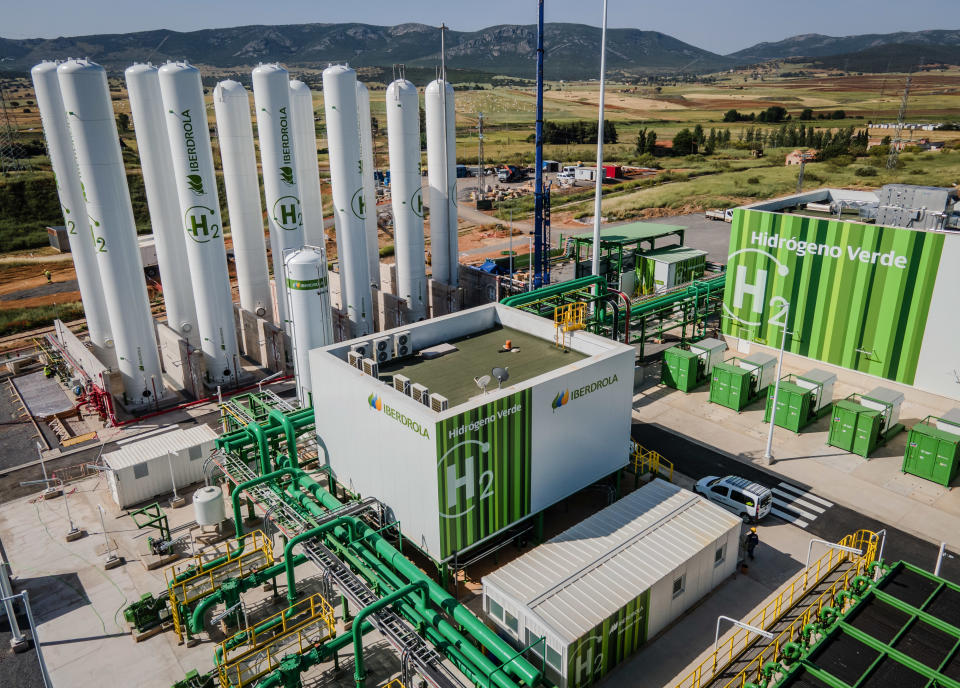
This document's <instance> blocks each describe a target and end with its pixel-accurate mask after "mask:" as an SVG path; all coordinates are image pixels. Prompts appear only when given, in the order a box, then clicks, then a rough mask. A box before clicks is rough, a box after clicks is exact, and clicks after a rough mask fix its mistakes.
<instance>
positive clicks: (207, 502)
mask: <svg viewBox="0 0 960 688" xmlns="http://www.w3.org/2000/svg"><path fill="white" fill-rule="evenodd" d="M193 514H194V517H195V519H196V521H197V525H199V526H215V525H218V524H220V523H222V522H223V520H224V519H225V518H226V517H227V514H226V510H225V508H224V503H223V490H221V489H220V488H219V487H217V486H216V485H207V486H206V487H201V488H200V489H199V490H197V491H196V492H194V493H193Z"/></svg>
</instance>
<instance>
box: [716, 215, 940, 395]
mask: <svg viewBox="0 0 960 688" xmlns="http://www.w3.org/2000/svg"><path fill="white" fill-rule="evenodd" d="M943 242H944V236H943V233H941V232H925V231H920V230H913V229H903V228H899V227H884V226H878V225H866V224H862V223H859V222H846V221H842V220H835V219H824V218H815V217H809V216H801V215H789V214H782V213H773V212H766V211H760V210H745V209H738V210H736V211H735V212H734V214H733V224H732V227H731V234H730V251H729V253H730V255H729V259H728V264H727V282H726V289H725V297H724V317H723V333H724V334H726V335H729V336H733V337H738V338H741V339H747V340H749V341H755V342H759V343H761V344H764V345H767V346H771V347H774V348H779V347H780V337H781V328H780V324H779V323H780V321H781V320H782V318H783V314H784V310H785V309H786V308H787V307H789V317H790V329H791V330H792V331H793V333H794V334H793V336H791V337H789V338H788V339H787V351H789V352H790V353H794V354H798V355H800V356H807V357H809V358H813V359H816V360H819V361H825V362H827V363H832V364H834V365H838V366H841V367H843V368H848V369H851V370H857V371H860V372H863V373H867V374H870V375H876V376H878V377H882V378H886V379H889V380H896V381H897V382H902V383H904V384H908V385H909V384H913V382H914V378H915V375H916V371H917V363H918V361H919V356H920V347H921V344H922V341H923V335H924V330H925V328H926V324H927V317H928V313H929V310H930V303H931V298H932V295H933V287H934V282H935V280H936V276H937V271H938V268H939V266H940V258H941V255H942V251H943ZM771 244H773V245H771ZM862 252H866V254H864V253H862ZM864 255H866V261H864V260H863V258H862V256H864ZM887 263H889V264H887ZM898 265H900V266H903V267H898ZM787 304H788V306H787Z"/></svg>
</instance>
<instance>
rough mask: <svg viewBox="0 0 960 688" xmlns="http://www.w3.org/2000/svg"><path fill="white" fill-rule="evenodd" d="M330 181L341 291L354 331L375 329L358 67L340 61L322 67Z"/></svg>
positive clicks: (357, 333)
mask: <svg viewBox="0 0 960 688" xmlns="http://www.w3.org/2000/svg"><path fill="white" fill-rule="evenodd" d="M323 103H324V108H325V110H326V115H327V146H328V148H329V150H330V182H331V185H332V186H333V211H334V213H335V215H336V219H337V252H338V254H339V255H338V258H339V261H340V292H341V294H342V297H343V305H344V310H345V311H346V314H347V318H348V319H349V320H350V323H351V326H352V328H353V332H352V334H353V336H354V337H363V336H365V335H368V334H371V333H372V332H373V317H372V316H373V313H372V309H371V304H370V299H371V293H370V266H369V262H368V257H367V238H366V225H365V224H364V218H365V217H366V214H367V213H372V212H374V209H373V208H371V207H369V203H370V200H369V199H367V198H366V196H365V195H364V193H363V162H362V157H361V154H360V128H359V127H358V126H357V122H358V112H357V73H356V72H355V71H353V70H352V69H350V68H349V67H346V66H344V65H333V66H330V67H327V68H326V69H325V70H323Z"/></svg>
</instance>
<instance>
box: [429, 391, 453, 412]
mask: <svg viewBox="0 0 960 688" xmlns="http://www.w3.org/2000/svg"><path fill="white" fill-rule="evenodd" d="M449 406H450V402H449V401H447V398H446V397H442V396H440V395H439V394H431V395H430V408H432V409H433V410H434V411H437V412H440V411H446V410H447V408H448V407H449Z"/></svg>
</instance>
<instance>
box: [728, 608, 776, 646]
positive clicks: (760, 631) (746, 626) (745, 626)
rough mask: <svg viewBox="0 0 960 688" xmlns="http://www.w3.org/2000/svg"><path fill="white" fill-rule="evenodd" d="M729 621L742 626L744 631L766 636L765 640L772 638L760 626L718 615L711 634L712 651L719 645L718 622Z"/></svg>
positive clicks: (771, 634) (770, 634) (771, 635)
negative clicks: (715, 625) (714, 630)
mask: <svg viewBox="0 0 960 688" xmlns="http://www.w3.org/2000/svg"><path fill="white" fill-rule="evenodd" d="M721 621H729V622H730V623H732V624H733V625H734V626H737V627H739V628H742V629H743V630H745V631H749V632H750V633H756V634H757V635H759V636H761V637H764V638H766V639H767V640H773V633H770V632H768V631H765V630H763V629H762V628H757V627H756V626H751V625H750V624H747V623H743V622H742V621H739V620H737V619H734V618H732V617H729V616H724V615H722V614H721V615H720V616H718V617H717V632H716V633H715V634H714V636H713V651H714V653H716V651H717V647H718V646H719V645H720V622H721Z"/></svg>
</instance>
